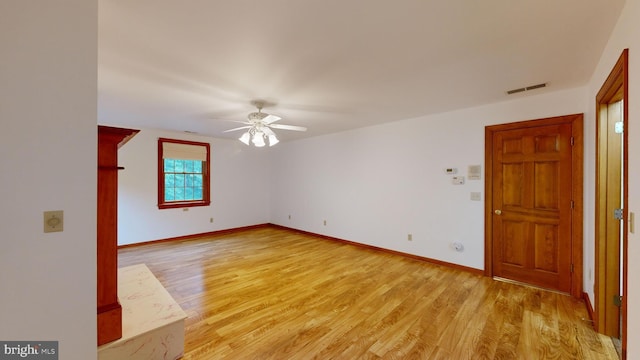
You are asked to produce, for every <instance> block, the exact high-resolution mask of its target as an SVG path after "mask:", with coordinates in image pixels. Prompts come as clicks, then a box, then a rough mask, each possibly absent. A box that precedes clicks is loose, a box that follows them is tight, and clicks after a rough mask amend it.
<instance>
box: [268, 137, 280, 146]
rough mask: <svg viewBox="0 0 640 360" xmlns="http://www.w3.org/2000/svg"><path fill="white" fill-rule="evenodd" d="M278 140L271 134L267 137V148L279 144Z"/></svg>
mask: <svg viewBox="0 0 640 360" xmlns="http://www.w3.org/2000/svg"><path fill="white" fill-rule="evenodd" d="M279 142H280V140H278V138H277V137H276V136H275V134H271V135H269V146H273V145H275V144H277V143H279Z"/></svg>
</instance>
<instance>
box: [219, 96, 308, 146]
mask: <svg viewBox="0 0 640 360" xmlns="http://www.w3.org/2000/svg"><path fill="white" fill-rule="evenodd" d="M252 104H253V105H254V106H255V107H256V108H257V109H258V111H256V112H252V113H250V114H249V116H247V121H237V122H239V123H241V124H246V125H245V126H240V127H237V128H234V129H229V130H225V131H224V132H231V131H238V130H244V129H247V131H246V132H245V133H244V134H242V136H240V138H239V140H240V141H242V142H243V143H245V144H246V145H250V144H251V143H253V145H254V146H256V147H262V146H265V145H266V142H265V140H268V141H269V146H273V145H275V144H277V143H278V142H279V140H278V138H277V137H276V134H275V132H273V130H272V129H280V130H294V131H307V128H306V127H302V126H295V125H284V124H274V123H275V122H276V121H278V120H281V118H280V117H279V116H275V115H271V114H266V113H263V112H262V108H263V107H264V102H262V101H253V102H252Z"/></svg>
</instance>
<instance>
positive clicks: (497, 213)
mask: <svg viewBox="0 0 640 360" xmlns="http://www.w3.org/2000/svg"><path fill="white" fill-rule="evenodd" d="M494 213H496V215H502V210H500V209H497V210H496V211H494Z"/></svg>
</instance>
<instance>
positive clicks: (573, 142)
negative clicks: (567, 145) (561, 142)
mask: <svg viewBox="0 0 640 360" xmlns="http://www.w3.org/2000/svg"><path fill="white" fill-rule="evenodd" d="M573 145H575V138H574V137H573V136H572V137H571V146H573Z"/></svg>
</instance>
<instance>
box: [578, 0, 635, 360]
mask: <svg viewBox="0 0 640 360" xmlns="http://www.w3.org/2000/svg"><path fill="white" fill-rule="evenodd" d="M638 19H640V0H627V1H626V4H625V7H624V9H623V11H622V15H621V16H620V19H619V20H618V23H617V25H616V27H615V29H614V31H613V34H612V35H611V38H610V39H609V43H608V44H607V47H606V49H605V51H604V53H603V54H602V57H601V59H600V62H599V64H598V66H597V68H596V71H595V72H594V75H593V77H592V79H591V81H590V82H589V85H588V88H589V90H588V92H589V112H588V114H587V115H588V117H587V119H588V122H589V128H590V129H591V134H590V135H589V140H590V141H591V142H595V130H593V129H595V114H594V111H595V110H594V109H595V97H596V94H597V92H598V90H599V89H600V87H601V86H602V84H603V83H604V81H605V79H606V78H607V76H608V75H609V72H610V71H611V69H612V68H613V66H614V64H615V63H616V61H617V60H618V58H619V57H620V54H621V53H622V50H623V49H625V48H628V49H629V119H628V120H629V128H628V129H626V131H628V136H629V204H628V210H629V211H631V212H634V213H635V214H636V216H640V185H639V184H640V121H639V119H638V117H639V116H640V55H639V54H640V26H639V25H638ZM594 147H595V146H592V148H594ZM594 151H595V150H594ZM594 166H595V165H594V164H590V167H589V170H588V171H592V172H593V171H595V170H594ZM593 184H594V183H593V182H591V183H590V184H589V189H593V186H594V185H593ZM591 203H592V204H593V201H591ZM591 208H592V210H591V212H593V205H592V207H591ZM639 225H640V224H638V223H636V226H639ZM585 235H587V236H589V237H590V238H593V236H594V235H593V229H592V230H591V232H590V233H588V234H585ZM628 241H629V253H628V256H629V269H628V271H629V272H628V275H629V276H628V287H629V289H628V290H629V293H628V294H627V296H628V297H627V301H628V304H629V313H628V318H627V321H628V324H627V326H628V328H627V331H628V344H627V345H628V353H627V355H628V359H638V358H640V343H638V341H637V340H638V339H639V338H640V230H639V229H637V230H636V231H635V234H628ZM591 256H593V250H592V251H591ZM589 294H590V296H591V299H593V289H590V293H589Z"/></svg>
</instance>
